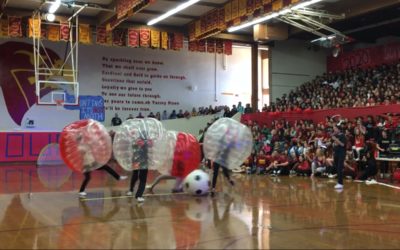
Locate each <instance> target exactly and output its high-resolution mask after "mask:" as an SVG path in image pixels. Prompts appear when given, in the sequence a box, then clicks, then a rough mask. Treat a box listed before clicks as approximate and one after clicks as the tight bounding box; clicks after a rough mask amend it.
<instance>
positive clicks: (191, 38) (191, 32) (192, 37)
mask: <svg viewBox="0 0 400 250" xmlns="http://www.w3.org/2000/svg"><path fill="white" fill-rule="evenodd" d="M194 29H195V23H194V22H191V23H190V24H189V27H188V30H189V41H194V40H196V35H195V33H194Z"/></svg>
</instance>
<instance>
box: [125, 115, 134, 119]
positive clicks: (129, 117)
mask: <svg viewBox="0 0 400 250" xmlns="http://www.w3.org/2000/svg"><path fill="white" fill-rule="evenodd" d="M133 118H134V117H133V115H132V114H129V116H128V118H126V119H127V120H131V119H133Z"/></svg>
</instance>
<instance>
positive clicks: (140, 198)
mask: <svg viewBox="0 0 400 250" xmlns="http://www.w3.org/2000/svg"><path fill="white" fill-rule="evenodd" d="M136 200H137V201H138V202H139V203H142V202H144V201H145V199H144V198H143V197H137V198H136Z"/></svg>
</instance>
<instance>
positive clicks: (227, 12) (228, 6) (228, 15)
mask: <svg viewBox="0 0 400 250" xmlns="http://www.w3.org/2000/svg"><path fill="white" fill-rule="evenodd" d="M224 12H225V22H229V21H230V20H232V3H231V2H229V3H227V4H225V6H224Z"/></svg>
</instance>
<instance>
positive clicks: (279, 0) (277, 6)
mask: <svg viewBox="0 0 400 250" xmlns="http://www.w3.org/2000/svg"><path fill="white" fill-rule="evenodd" d="M282 8H283V0H275V1H273V2H272V11H280V10H281V9H282Z"/></svg>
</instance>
